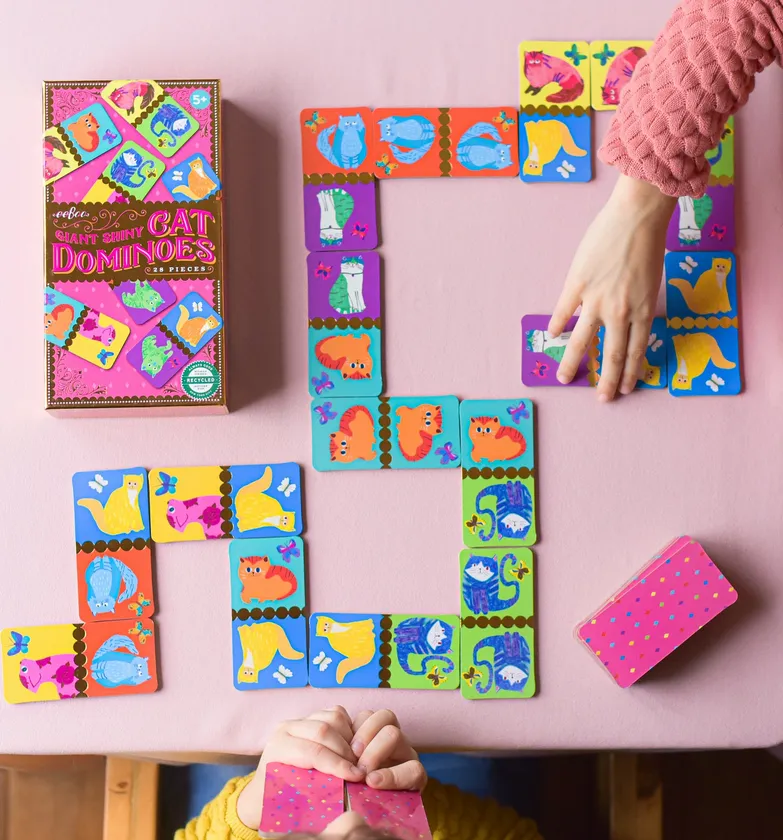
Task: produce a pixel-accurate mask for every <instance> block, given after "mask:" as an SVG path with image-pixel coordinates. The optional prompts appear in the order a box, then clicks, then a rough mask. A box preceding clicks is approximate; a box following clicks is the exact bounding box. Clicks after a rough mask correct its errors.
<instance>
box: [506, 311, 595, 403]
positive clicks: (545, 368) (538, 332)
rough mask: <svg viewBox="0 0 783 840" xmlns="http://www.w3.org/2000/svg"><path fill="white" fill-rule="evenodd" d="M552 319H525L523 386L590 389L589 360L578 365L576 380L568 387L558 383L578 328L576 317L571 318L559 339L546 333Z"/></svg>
mask: <svg viewBox="0 0 783 840" xmlns="http://www.w3.org/2000/svg"><path fill="white" fill-rule="evenodd" d="M549 319H550V316H549V315H525V317H524V318H523V319H522V382H524V384H525V385H527V386H528V387H530V388H538V387H540V386H542V385H558V386H560V387H561V388H572V387H574V386H577V387H578V386H588V387H589V386H590V380H589V378H588V357H587V356H585V357H584V358H583V359H582V361H581V362H580V363H579V367H578V369H577V372H576V376H575V377H574V378H573V381H572V382H570V383H569V384H568V385H562V384H561V383H560V382H558V381H557V369H558V367H559V366H560V360H561V359H562V358H563V353H564V352H565V344H566V342H567V341H568V338H569V337H570V335H571V331H572V330H573V329H574V327H575V326H576V321H577V319H576V317H574V318H570V319H569V320H568V323H567V324H566V326H565V329H564V330H563V333H562V335H560V336H559V337H558V338H552V337H551V336H550V335H549V333H548V332H547V327H548V326H549Z"/></svg>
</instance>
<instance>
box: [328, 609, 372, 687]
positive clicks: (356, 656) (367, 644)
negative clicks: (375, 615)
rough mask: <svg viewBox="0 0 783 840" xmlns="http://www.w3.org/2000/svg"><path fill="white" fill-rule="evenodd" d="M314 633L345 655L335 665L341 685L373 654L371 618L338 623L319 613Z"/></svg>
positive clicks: (338, 682)
mask: <svg viewBox="0 0 783 840" xmlns="http://www.w3.org/2000/svg"><path fill="white" fill-rule="evenodd" d="M315 635H316V636H321V637H323V638H325V639H328V640H329V644H330V645H331V646H332V648H333V650H335V651H336V652H337V653H340V654H342V655H343V656H344V657H345V659H343V660H341V661H340V664H339V665H338V666H337V675H336V679H337V685H342V684H343V680H344V679H345V678H346V677H347V676H348V674H350V673H351V671H355V670H356V669H357V668H363V667H364V666H365V665H368V664H369V663H370V662H372V660H373V657H374V656H375V622H374V621H373V620H372V619H371V618H365V619H362V620H361V621H347V622H345V624H340V623H339V622H337V621H335V620H334V619H332V618H329V616H326V615H320V616H318V621H317V623H316V627H315Z"/></svg>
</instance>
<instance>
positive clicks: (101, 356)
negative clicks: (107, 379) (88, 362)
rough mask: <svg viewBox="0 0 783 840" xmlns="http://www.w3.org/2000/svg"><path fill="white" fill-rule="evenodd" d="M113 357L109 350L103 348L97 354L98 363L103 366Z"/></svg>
mask: <svg viewBox="0 0 783 840" xmlns="http://www.w3.org/2000/svg"><path fill="white" fill-rule="evenodd" d="M113 355H114V353H113V352H112V351H110V350H107V349H106V348H105V347H104V348H103V350H101V351H100V352H99V353H98V361H99V362H100V363H101V364H102V365H105V364H106V363H107V362H108V361H109V359H110V358H111V357H112V356H113Z"/></svg>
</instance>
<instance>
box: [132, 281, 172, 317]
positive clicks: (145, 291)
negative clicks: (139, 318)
mask: <svg viewBox="0 0 783 840" xmlns="http://www.w3.org/2000/svg"><path fill="white" fill-rule="evenodd" d="M133 285H134V289H133V291H132V292H123V293H122V302H123V303H124V304H125V306H131V307H133V308H134V309H146V310H148V311H149V312H156V311H157V310H158V308H159V307H160V306H161V304H162V303H163V297H162V296H161V294H160V292H157V291H156V290H155V289H153V288H152V286H150V284H149V283H148V282H147V281H146V280H136V281H134V284H133Z"/></svg>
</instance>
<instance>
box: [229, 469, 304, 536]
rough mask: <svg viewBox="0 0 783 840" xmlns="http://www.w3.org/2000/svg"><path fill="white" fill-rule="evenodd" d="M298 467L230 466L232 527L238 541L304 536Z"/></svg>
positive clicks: (300, 479)
mask: <svg viewBox="0 0 783 840" xmlns="http://www.w3.org/2000/svg"><path fill="white" fill-rule="evenodd" d="M301 483H302V477H301V470H300V469H299V464H295V463H283V464H252V465H247V466H232V467H231V524H232V527H233V530H232V536H233V537H234V538H235V539H236V538H239V539H253V538H258V537H281V538H283V537H291V536H293V535H295V534H301V533H302V527H303V524H302V487H301Z"/></svg>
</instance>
